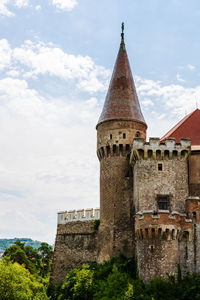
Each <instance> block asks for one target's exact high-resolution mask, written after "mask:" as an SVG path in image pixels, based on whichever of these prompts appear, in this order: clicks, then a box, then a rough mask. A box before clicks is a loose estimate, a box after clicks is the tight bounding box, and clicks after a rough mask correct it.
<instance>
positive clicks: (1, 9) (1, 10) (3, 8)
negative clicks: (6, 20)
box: [0, 0, 14, 17]
mask: <svg viewBox="0 0 200 300" xmlns="http://www.w3.org/2000/svg"><path fill="white" fill-rule="evenodd" d="M9 2H10V0H1V1H0V15H3V16H6V17H12V16H14V14H13V13H12V12H11V11H9V10H8V8H7V4H8V3H9Z"/></svg>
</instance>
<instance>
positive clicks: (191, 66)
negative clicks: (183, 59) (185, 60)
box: [187, 64, 196, 71]
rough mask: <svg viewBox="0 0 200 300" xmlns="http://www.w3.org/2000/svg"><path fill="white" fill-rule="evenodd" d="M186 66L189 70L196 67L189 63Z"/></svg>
mask: <svg viewBox="0 0 200 300" xmlns="http://www.w3.org/2000/svg"><path fill="white" fill-rule="evenodd" d="M187 68H188V69H189V70H190V71H194V70H195V69H196V67H195V66H193V65H191V64H188V65H187Z"/></svg>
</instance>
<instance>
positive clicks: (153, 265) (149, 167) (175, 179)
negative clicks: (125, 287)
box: [130, 138, 194, 282]
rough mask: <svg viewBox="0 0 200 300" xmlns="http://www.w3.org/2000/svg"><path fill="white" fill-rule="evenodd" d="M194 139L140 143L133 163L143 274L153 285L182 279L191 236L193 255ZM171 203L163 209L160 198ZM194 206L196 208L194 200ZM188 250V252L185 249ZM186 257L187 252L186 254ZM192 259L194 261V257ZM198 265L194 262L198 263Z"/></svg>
mask: <svg viewBox="0 0 200 300" xmlns="http://www.w3.org/2000/svg"><path fill="white" fill-rule="evenodd" d="M189 153H190V141H189V140H187V139H182V140H181V143H177V144H176V143H175V140H174V139H166V140H165V142H164V143H163V142H162V143H161V142H160V140H159V139H158V138H150V140H149V143H146V142H145V141H144V140H143V139H140V138H139V139H138V138H136V139H134V141H133V148H132V152H131V158H130V162H131V164H132V165H133V180H134V181H133V182H134V183H133V190H134V196H133V200H134V208H135V234H136V255H137V259H138V268H139V273H140V276H141V277H142V279H143V280H144V281H146V282H147V281H149V280H151V279H152V278H153V277H155V276H161V277H163V278H167V276H168V275H175V276H176V275H177V272H178V265H179V264H180V260H182V261H181V263H184V266H185V267H184V271H186V270H187V269H188V262H187V261H186V260H187V259H188V258H189V256H188V257H187V259H186V258H185V256H184V255H182V257H180V248H181V247H182V248H184V247H185V246H184V245H185V244H184V241H183V242H182V244H181V241H182V240H184V238H183V237H184V235H186V238H187V243H189V244H187V251H188V253H187V255H190V254H191V253H192V251H191V249H192V220H191V218H189V217H187V215H186V206H185V201H186V199H187V197H188V195H189V189H188V156H189ZM162 197H165V199H168V200H167V201H168V202H167V203H168V204H167V205H165V206H164V208H162V209H161V208H160V207H163V206H162V205H160V202H159V201H158V199H163V198H162ZM188 205H191V203H190V202H188ZM182 251H183V249H182ZM184 253H185V252H184ZM190 260H192V257H191V255H190ZM193 261H194V260H193Z"/></svg>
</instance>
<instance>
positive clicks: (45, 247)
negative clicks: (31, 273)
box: [38, 243, 53, 277]
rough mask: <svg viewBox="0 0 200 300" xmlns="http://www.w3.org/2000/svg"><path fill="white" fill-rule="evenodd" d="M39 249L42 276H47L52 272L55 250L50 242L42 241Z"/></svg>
mask: <svg viewBox="0 0 200 300" xmlns="http://www.w3.org/2000/svg"><path fill="white" fill-rule="evenodd" d="M38 251H39V253H40V255H41V276H42V277H45V276H48V275H49V273H50V269H51V259H52V255H53V250H52V247H51V246H50V245H49V244H47V243H41V245H40V247H39V248H38Z"/></svg>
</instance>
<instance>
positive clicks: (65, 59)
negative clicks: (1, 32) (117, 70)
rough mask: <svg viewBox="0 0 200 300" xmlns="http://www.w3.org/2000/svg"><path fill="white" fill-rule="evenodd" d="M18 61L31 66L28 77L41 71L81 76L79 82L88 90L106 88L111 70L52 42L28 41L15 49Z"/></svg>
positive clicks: (79, 84) (14, 57)
mask: <svg viewBox="0 0 200 300" xmlns="http://www.w3.org/2000/svg"><path fill="white" fill-rule="evenodd" d="M12 58H13V60H14V61H15V62H17V63H20V64H22V65H24V66H26V67H28V71H24V77H25V78H30V77H34V76H38V75H50V76H57V77H60V78H62V79H65V80H69V79H70V80H73V79H75V80H77V86H78V87H79V88H80V89H82V90H85V91H87V92H91V93H93V92H98V91H105V89H106V88H107V79H108V76H109V75H110V71H109V70H107V69H105V68H104V67H102V66H98V65H96V64H95V63H94V61H93V60H92V59H91V58H90V57H89V56H81V55H77V56H75V55H72V54H67V53H65V52H64V51H63V50H62V49H60V48H58V47H55V46H54V45H52V44H50V43H49V44H44V43H41V42H40V43H37V44H35V43H32V42H31V41H26V42H25V43H24V45H22V46H21V47H20V48H15V49H13V52H12Z"/></svg>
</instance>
